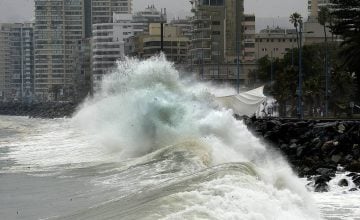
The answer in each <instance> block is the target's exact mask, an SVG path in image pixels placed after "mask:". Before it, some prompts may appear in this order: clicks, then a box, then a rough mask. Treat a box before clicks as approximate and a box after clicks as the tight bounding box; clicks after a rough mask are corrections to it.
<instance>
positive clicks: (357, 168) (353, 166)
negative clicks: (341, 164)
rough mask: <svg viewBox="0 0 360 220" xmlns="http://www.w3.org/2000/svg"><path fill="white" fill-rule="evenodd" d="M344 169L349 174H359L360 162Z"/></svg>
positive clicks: (355, 162)
mask: <svg viewBox="0 0 360 220" xmlns="http://www.w3.org/2000/svg"><path fill="white" fill-rule="evenodd" d="M346 169H347V170H348V171H350V172H356V173H360V162H358V161H354V162H352V163H351V164H350V165H348V166H347V168H346Z"/></svg>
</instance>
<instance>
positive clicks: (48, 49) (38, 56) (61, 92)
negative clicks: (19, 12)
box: [34, 0, 85, 100]
mask: <svg viewBox="0 0 360 220" xmlns="http://www.w3.org/2000/svg"><path fill="white" fill-rule="evenodd" d="M84 20H85V19H84V0H72V1H65V0H52V1H48V0H35V33H34V35H35V36H34V37H35V94H36V95H37V97H38V98H39V99H40V100H64V99H67V97H69V96H71V91H72V87H73V68H72V66H73V65H72V64H73V59H72V54H73V50H74V49H75V47H76V43H77V42H78V41H79V40H81V39H83V38H84V37H85V21H84Z"/></svg>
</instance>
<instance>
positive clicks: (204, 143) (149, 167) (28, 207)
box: [0, 57, 360, 220]
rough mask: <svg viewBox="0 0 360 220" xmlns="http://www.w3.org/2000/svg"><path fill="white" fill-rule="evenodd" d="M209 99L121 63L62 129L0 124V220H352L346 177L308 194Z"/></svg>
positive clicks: (355, 212) (359, 197) (154, 71)
mask: <svg viewBox="0 0 360 220" xmlns="http://www.w3.org/2000/svg"><path fill="white" fill-rule="evenodd" d="M215 90H216V89H209V85H203V84H199V83H196V82H194V81H192V80H186V79H180V78H179V73H178V72H177V71H176V70H175V69H174V68H173V65H172V64H171V63H169V62H167V61H166V60H165V59H164V58H162V57H158V58H152V59H150V60H147V61H137V60H127V61H125V62H122V63H119V67H118V69H117V70H116V71H114V73H113V74H111V75H110V76H109V77H108V78H107V79H105V80H104V82H103V84H102V91H101V92H100V93H99V94H97V95H96V96H95V97H94V98H93V99H91V100H90V99H89V100H87V101H86V102H85V103H84V104H83V105H82V106H81V107H80V108H79V111H78V112H77V113H76V114H75V115H74V116H73V117H72V118H71V119H53V120H48V119H31V118H27V117H10V116H0V219H27V220H28V219H30V220H31V219H149V220H150V219H221V220H222V219H241V220H243V219H245V220H246V219H249V220H250V219H254V220H258V219H259V220H262V219H264V220H265V219H276V220H277V219H279V220H282V219H286V220H288V219H295V220H296V219H360V217H359V216H360V208H359V201H360V193H359V192H351V193H349V192H348V189H347V188H340V187H338V186H337V182H338V181H339V180H340V179H341V178H344V177H345V178H346V173H344V174H340V173H339V174H338V176H337V179H334V180H332V182H331V184H330V185H331V186H330V188H331V190H330V192H328V193H321V194H320V193H314V192H312V191H311V190H309V189H306V187H305V185H306V183H305V181H304V180H300V179H298V178H297V177H296V176H295V175H294V174H293V172H292V171H291V169H290V167H289V165H288V164H287V162H286V161H285V160H284V159H283V158H282V157H281V156H280V155H279V154H278V153H276V152H273V151H272V150H271V149H269V148H267V147H266V146H265V145H264V144H262V143H261V142H260V141H259V140H258V139H257V138H255V137H254V136H253V135H252V134H251V133H250V132H249V131H248V130H247V129H246V126H245V125H244V124H243V123H242V122H241V121H237V120H235V119H234V118H233V116H232V112H231V111H230V110H226V109H222V108H221V107H219V106H218V105H217V104H216V103H215V102H214V101H213V100H214V99H213V94H214V93H215V92H216V91H215ZM217 92H219V91H217ZM349 187H351V186H349Z"/></svg>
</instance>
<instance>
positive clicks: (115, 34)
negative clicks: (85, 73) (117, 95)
mask: <svg viewBox="0 0 360 220" xmlns="http://www.w3.org/2000/svg"><path fill="white" fill-rule="evenodd" d="M113 21H114V22H113V23H101V24H94V25H93V37H92V74H93V80H94V87H95V89H96V88H97V87H98V82H99V81H100V80H101V79H102V77H103V76H104V75H105V74H106V73H108V72H109V71H111V69H112V68H113V67H114V66H115V65H116V61H117V60H119V59H123V58H124V57H125V39H126V38H128V37H131V36H134V33H135V31H136V30H135V29H134V26H133V23H132V15H131V14H114V20H113Z"/></svg>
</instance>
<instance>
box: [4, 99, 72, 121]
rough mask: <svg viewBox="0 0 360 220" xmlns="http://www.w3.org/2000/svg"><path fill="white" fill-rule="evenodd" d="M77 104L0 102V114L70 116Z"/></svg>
mask: <svg viewBox="0 0 360 220" xmlns="http://www.w3.org/2000/svg"><path fill="white" fill-rule="evenodd" d="M76 107H77V105H76V104H74V103H70V102H46V103H33V104H22V103H0V115H12V116H29V117H33V118H63V117H70V116H71V115H72V114H73V113H74V112H75V110H76Z"/></svg>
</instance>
